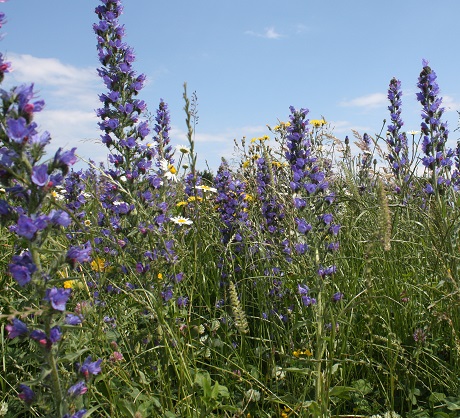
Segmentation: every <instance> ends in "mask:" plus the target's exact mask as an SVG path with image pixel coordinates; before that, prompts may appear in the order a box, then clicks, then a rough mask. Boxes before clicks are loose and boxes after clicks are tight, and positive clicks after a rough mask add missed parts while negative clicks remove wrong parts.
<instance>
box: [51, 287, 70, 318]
mask: <svg viewBox="0 0 460 418" xmlns="http://www.w3.org/2000/svg"><path fill="white" fill-rule="evenodd" d="M71 292H72V289H58V288H56V287H53V288H51V289H47V290H46V295H45V300H46V301H48V302H50V303H51V306H52V307H53V309H56V310H57V311H61V312H63V311H65V306H66V303H67V301H68V300H69V297H70V293H71Z"/></svg>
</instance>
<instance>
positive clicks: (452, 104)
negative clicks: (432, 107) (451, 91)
mask: <svg viewBox="0 0 460 418" xmlns="http://www.w3.org/2000/svg"><path fill="white" fill-rule="evenodd" d="M442 105H443V107H444V108H445V109H446V112H454V111H457V110H460V102H457V101H455V99H454V98H453V97H452V96H443V98H442Z"/></svg>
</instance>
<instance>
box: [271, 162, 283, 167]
mask: <svg viewBox="0 0 460 418" xmlns="http://www.w3.org/2000/svg"><path fill="white" fill-rule="evenodd" d="M272 166H273V167H276V168H281V167H282V165H281V163H280V162H279V161H272Z"/></svg>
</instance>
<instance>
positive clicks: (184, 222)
mask: <svg viewBox="0 0 460 418" xmlns="http://www.w3.org/2000/svg"><path fill="white" fill-rule="evenodd" d="M171 221H173V222H174V223H175V224H177V225H181V226H182V225H191V224H192V223H193V221H192V220H191V219H188V218H184V217H183V216H175V217H172V218H171Z"/></svg>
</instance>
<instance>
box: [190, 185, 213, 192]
mask: <svg viewBox="0 0 460 418" xmlns="http://www.w3.org/2000/svg"><path fill="white" fill-rule="evenodd" d="M195 189H198V190H203V191H205V192H213V193H217V189H216V188H214V187H209V186H195Z"/></svg>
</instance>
